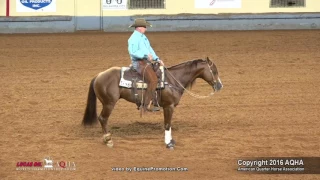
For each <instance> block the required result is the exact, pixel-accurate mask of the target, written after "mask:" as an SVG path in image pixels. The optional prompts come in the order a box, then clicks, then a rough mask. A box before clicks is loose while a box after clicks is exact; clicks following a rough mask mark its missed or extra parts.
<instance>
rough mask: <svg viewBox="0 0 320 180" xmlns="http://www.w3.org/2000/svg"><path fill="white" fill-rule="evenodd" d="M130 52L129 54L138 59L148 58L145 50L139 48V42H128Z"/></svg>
mask: <svg viewBox="0 0 320 180" xmlns="http://www.w3.org/2000/svg"><path fill="white" fill-rule="evenodd" d="M128 50H129V54H130V55H131V56H132V57H133V58H136V59H143V58H147V57H148V55H147V54H145V51H144V50H143V49H140V48H139V41H137V40H135V41H128Z"/></svg>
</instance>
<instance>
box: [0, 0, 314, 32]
mask: <svg viewBox="0 0 320 180" xmlns="http://www.w3.org/2000/svg"><path fill="white" fill-rule="evenodd" d="M105 1H106V0H91V1H87V0H67V1H66V0H52V3H51V4H50V7H51V5H52V4H53V2H54V4H55V8H54V9H50V10H49V11H47V12H46V11H45V10H43V9H44V8H43V9H40V10H37V11H35V10H33V11H32V9H31V10H30V8H29V9H28V7H27V8H26V7H24V6H22V5H21V3H20V0H10V17H5V15H6V8H5V6H6V3H5V2H6V0H0V7H2V8H0V9H1V10H0V33H45V32H48V33H50V32H75V31H79V30H103V31H105V32H119V31H120V32H122V31H130V30H131V29H129V28H128V26H129V25H130V24H131V23H132V22H133V20H134V19H135V18H137V17H144V18H146V19H147V20H148V21H150V22H151V23H152V24H153V28H150V31H201V30H272V29H320V1H319V0H306V5H305V7H299V8H297V7H296V8H288V7H286V8H270V7H269V4H270V0H234V1H241V3H240V6H237V7H230V8H212V6H210V7H209V6H208V7H207V6H206V8H196V5H195V3H196V1H197V2H199V1H208V2H209V3H210V2H212V1H211V0H183V1H178V0H166V1H165V2H166V3H165V8H163V9H126V8H123V9H114V8H113V9H112V8H111V9H107V8H105V7H104V6H105ZM113 1H114V0H113ZM216 1H219V0H216ZM124 2H125V1H124ZM123 5H124V4H123ZM125 5H127V4H125ZM48 7H49V6H48ZM127 7H128V6H127ZM25 9H26V10H25ZM1 16H2V17H1Z"/></svg>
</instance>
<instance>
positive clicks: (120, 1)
mask: <svg viewBox="0 0 320 180" xmlns="http://www.w3.org/2000/svg"><path fill="white" fill-rule="evenodd" d="M115 1H116V2H117V3H118V4H122V0H115ZM106 3H107V4H111V3H112V0H106Z"/></svg>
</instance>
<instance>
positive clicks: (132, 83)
mask: <svg viewBox="0 0 320 180" xmlns="http://www.w3.org/2000/svg"><path fill="white" fill-rule="evenodd" d="M152 66H153V70H154V71H155V72H156V75H157V78H158V83H157V90H159V89H164V88H165V84H166V82H165V74H164V67H163V66H160V65H159V64H158V63H157V64H156V63H155V64H152ZM119 86H120V87H124V88H129V89H131V88H137V89H146V88H147V87H148V84H147V83H145V82H143V77H142V75H140V74H139V73H138V72H137V71H136V70H135V69H134V68H133V67H132V66H129V67H121V75H120V82H119Z"/></svg>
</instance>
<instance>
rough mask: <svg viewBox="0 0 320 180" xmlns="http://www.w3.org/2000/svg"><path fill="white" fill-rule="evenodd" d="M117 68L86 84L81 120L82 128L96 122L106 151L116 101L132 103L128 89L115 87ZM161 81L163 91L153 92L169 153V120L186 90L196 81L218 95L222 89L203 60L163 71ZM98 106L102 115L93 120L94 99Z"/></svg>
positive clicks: (110, 143) (207, 61) (214, 69)
mask: <svg viewBox="0 0 320 180" xmlns="http://www.w3.org/2000/svg"><path fill="white" fill-rule="evenodd" d="M120 71H121V68H120V67H111V68H109V69H107V70H106V71H104V72H100V73H99V74H98V75H97V76H96V77H94V78H93V79H92V81H91V83H90V87H89V92H88V99H87V107H86V110H85V114H84V117H83V120H82V124H83V125H85V126H86V125H92V124H94V123H95V122H97V120H99V121H100V124H101V126H102V132H103V134H104V135H103V140H104V143H106V144H107V145H108V146H109V147H112V146H113V141H112V139H111V133H109V132H108V130H107V122H108V118H109V116H110V114H111V112H112V110H113V109H114V106H115V105H116V103H117V101H118V100H119V99H120V98H123V99H125V100H127V101H129V102H131V103H135V102H136V101H135V98H134V97H133V96H132V91H131V89H129V88H122V87H120V86H119V82H120ZM164 73H165V75H166V76H165V77H166V79H165V81H166V82H167V84H166V86H165V88H164V89H160V90H157V91H158V92H160V91H161V92H160V93H158V94H160V96H159V97H158V102H159V105H160V106H161V107H163V112H164V129H165V138H164V139H165V144H166V147H167V148H169V149H173V148H174V146H175V141H174V140H173V139H172V136H171V119H172V114H173V111H174V108H175V107H176V106H177V105H178V104H179V101H180V98H181V96H182V94H183V93H184V91H187V92H189V91H188V90H187V88H188V87H190V86H192V84H193V82H195V80H196V79H197V78H201V79H203V80H205V81H206V82H207V83H208V84H209V85H210V86H211V87H212V88H213V90H214V91H219V90H220V89H221V88H222V87H223V85H222V83H221V81H220V78H219V75H218V69H217V67H216V65H215V64H214V63H213V62H212V61H211V60H210V59H209V58H208V57H207V58H206V59H204V60H203V59H197V60H192V61H187V62H184V63H181V64H178V65H174V66H171V67H169V68H165V70H164ZM138 93H141V90H138ZM97 98H98V99H99V100H100V102H101V103H102V111H101V113H100V115H99V117H97V111H96V99H97Z"/></svg>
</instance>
